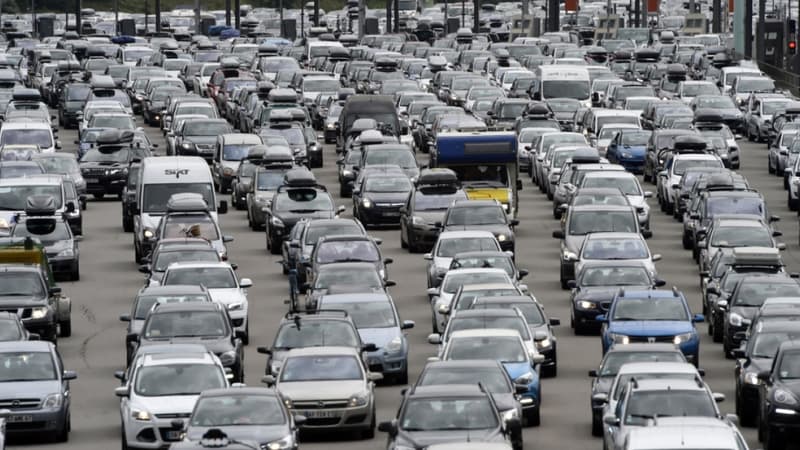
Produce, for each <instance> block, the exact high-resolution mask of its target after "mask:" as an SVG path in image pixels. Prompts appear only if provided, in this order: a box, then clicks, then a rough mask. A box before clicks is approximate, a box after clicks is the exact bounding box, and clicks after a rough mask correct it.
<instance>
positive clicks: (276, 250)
mask: <svg viewBox="0 0 800 450" xmlns="http://www.w3.org/2000/svg"><path fill="white" fill-rule="evenodd" d="M267 239H269V252H270V253H272V254H273V255H280V254H281V243H280V242H278V241H276V240H275V239H274V238H273V237H268V238H267Z"/></svg>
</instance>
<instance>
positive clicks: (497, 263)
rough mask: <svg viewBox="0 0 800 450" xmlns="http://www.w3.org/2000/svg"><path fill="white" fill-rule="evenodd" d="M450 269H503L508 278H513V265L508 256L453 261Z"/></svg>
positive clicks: (478, 257)
mask: <svg viewBox="0 0 800 450" xmlns="http://www.w3.org/2000/svg"><path fill="white" fill-rule="evenodd" d="M450 268H451V269H477V268H484V269H488V268H494V269H503V270H505V271H506V273H507V274H508V276H514V263H513V262H512V261H511V257H510V256H485V257H484V256H476V257H469V258H458V259H454V260H453V262H452V263H451V264H450Z"/></svg>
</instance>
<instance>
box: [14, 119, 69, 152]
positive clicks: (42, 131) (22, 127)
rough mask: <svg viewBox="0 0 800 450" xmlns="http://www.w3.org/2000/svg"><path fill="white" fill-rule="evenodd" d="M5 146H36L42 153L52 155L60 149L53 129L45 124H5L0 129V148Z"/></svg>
mask: <svg viewBox="0 0 800 450" xmlns="http://www.w3.org/2000/svg"><path fill="white" fill-rule="evenodd" d="M5 145H38V146H39V148H40V149H41V150H42V153H53V152H55V151H56V150H57V149H60V148H61V142H60V141H57V140H56V139H55V136H54V135H53V128H52V127H51V126H50V124H49V123H46V122H35V121H25V122H5V123H4V124H3V125H2V127H0V147H2V146H5Z"/></svg>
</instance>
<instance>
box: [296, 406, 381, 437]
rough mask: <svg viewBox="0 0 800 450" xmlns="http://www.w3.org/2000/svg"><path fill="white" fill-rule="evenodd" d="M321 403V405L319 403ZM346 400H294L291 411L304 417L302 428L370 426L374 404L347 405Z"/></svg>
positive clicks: (322, 428) (321, 428) (356, 427)
mask: <svg viewBox="0 0 800 450" xmlns="http://www.w3.org/2000/svg"><path fill="white" fill-rule="evenodd" d="M320 403H322V405H323V406H322V407H320V406H319V404H320ZM347 405H348V401H347V400H338V401H325V402H318V401H302V402H301V401H295V402H294V404H293V405H292V412H293V413H295V414H299V415H302V416H305V417H306V422H305V423H304V424H303V425H302V426H301V427H300V428H301V429H303V430H326V429H334V428H335V429H364V428H368V427H370V426H371V424H372V423H371V422H372V413H373V410H374V404H373V402H372V401H370V402H368V403H367V404H366V405H364V406H355V407H348V406H347Z"/></svg>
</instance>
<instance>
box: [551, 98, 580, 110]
mask: <svg viewBox="0 0 800 450" xmlns="http://www.w3.org/2000/svg"><path fill="white" fill-rule="evenodd" d="M547 106H549V107H550V110H551V111H553V112H555V113H559V112H575V111H577V110H578V108H579V107H580V106H581V104H580V102H578V101H577V100H575V99H566V98H565V99H558V100H552V99H551V100H548V101H547Z"/></svg>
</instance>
